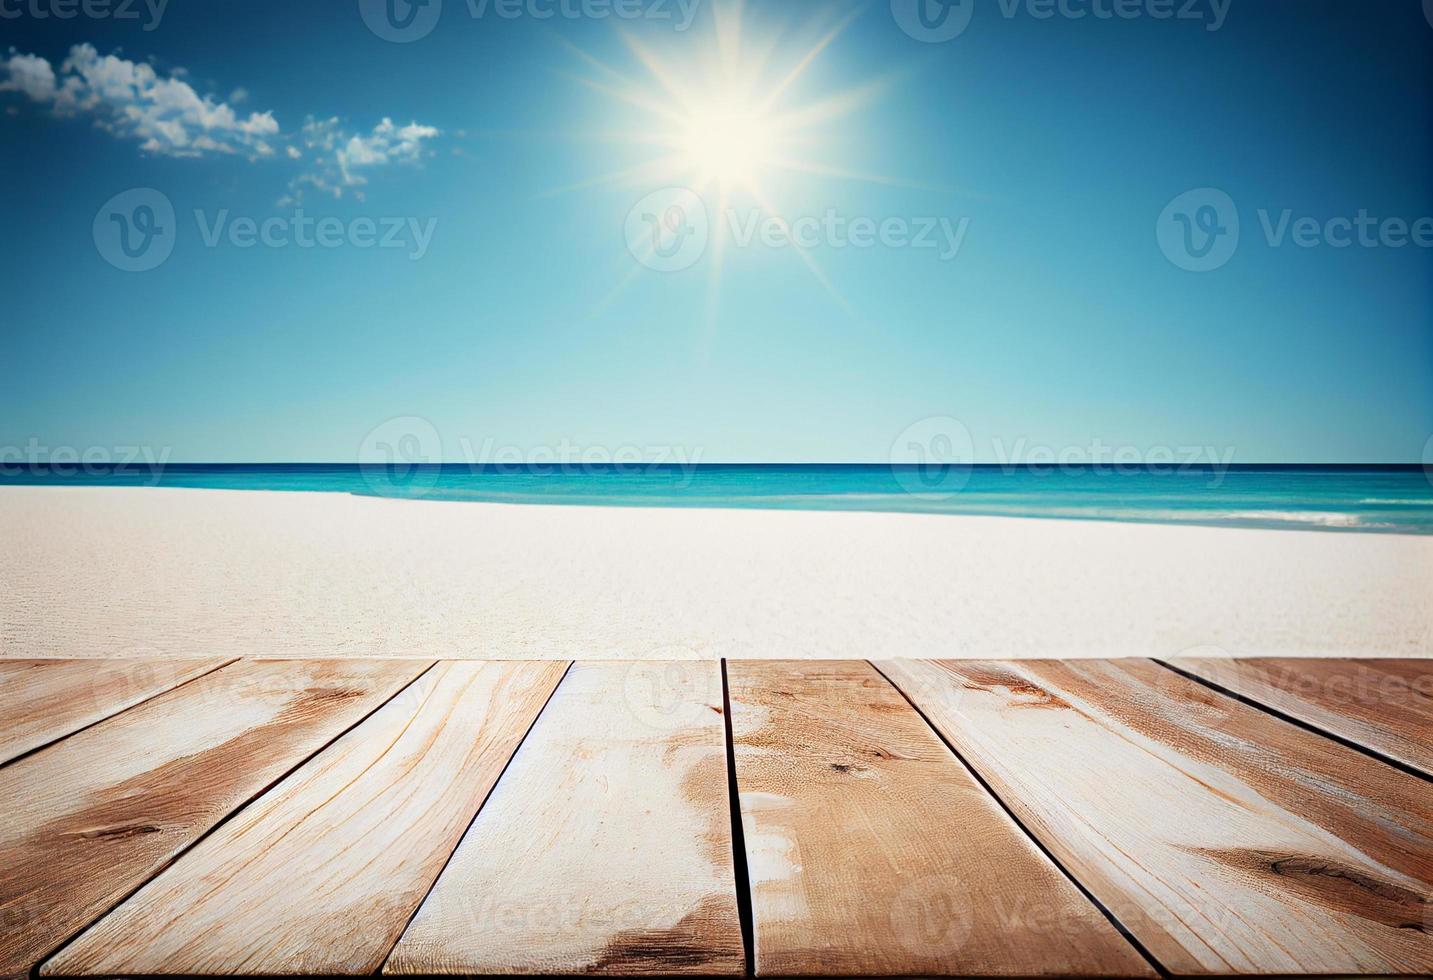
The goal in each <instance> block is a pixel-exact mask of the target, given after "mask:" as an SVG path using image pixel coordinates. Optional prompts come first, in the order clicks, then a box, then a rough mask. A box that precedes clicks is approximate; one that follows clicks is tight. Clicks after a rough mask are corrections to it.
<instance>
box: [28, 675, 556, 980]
mask: <svg viewBox="0 0 1433 980" xmlns="http://www.w3.org/2000/svg"><path fill="white" fill-rule="evenodd" d="M565 668H566V664H558V663H533V662H529V663H508V664H499V663H481V662H472V661H466V662H459V661H454V662H445V663H440V664H439V665H438V666H436V667H434V668H433V669H432V670H430V671H429V672H428V673H426V674H424V675H423V677H421V678H420V679H419V680H418V681H416V682H415V683H413V684H411V685H409V686H408V687H407V688H405V689H404V691H403V692H402V693H401V694H399V695H398V696H397V697H395V698H393V700H391V701H389V702H388V703H387V704H386V705H384V706H383V707H382V708H381V709H379V710H378V711H377V712H376V713H375V714H373V715H372V716H371V717H369V718H368V719H367V720H366V721H364V722H363V724H361V725H359V726H358V727H357V728H355V729H353V730H352V731H350V732H349V733H348V734H346V735H344V736H343V737H342V738H340V739H339V740H338V741H336V742H335V743H333V744H332V745H331V746H329V748H328V749H326V750H325V751H324V752H322V753H321V754H320V755H318V756H317V757H315V758H314V759H312V760H310V761H309V762H308V763H306V764H305V765H304V766H303V768H301V769H299V770H298V771H297V772H295V773H294V774H293V775H291V776H290V777H288V778H287V779H285V780H284V781H283V782H281V783H280V784H279V785H278V786H276V787H274V788H273V789H272V790H270V791H269V792H268V793H266V794H264V796H262V797H261V798H260V799H258V800H257V801H255V802H254V803H253V804H251V805H250V806H248V807H246V808H245V809H244V810H242V811H240V812H239V813H238V814H236V815H235V816H234V818H233V819H231V820H229V821H228V822H226V823H225V824H224V825H223V826H222V827H220V828H219V829H217V830H216V831H215V832H214V833H213V834H212V835H210V836H209V837H207V838H205V839H204V840H203V841H201V842H200V843H199V844H198V845H197V846H195V847H194V849H193V850H191V851H189V852H188V853H187V854H185V855H184V856H183V857H182V858H181V859H180V860H179V861H177V862H175V864H174V865H173V866H172V867H171V868H170V869H169V870H168V871H166V872H165V873H164V874H161V875H160V876H159V877H157V878H155V879H154V880H153V881H151V882H150V883H149V884H148V885H146V886H145V887H144V888H142V889H141V890H140V891H139V892H138V893H137V894H136V895H135V896H134V897H133V898H131V899H129V900H128V901H126V902H125V903H124V904H122V905H121V906H120V907H119V908H118V909H116V910H115V911H114V912H113V913H111V914H110V915H108V916H106V917H105V918H104V919H101V920H100V921H99V922H98V923H97V924H96V925H94V926H93V927H92V928H91V929H90V930H89V931H88V932H86V933H84V934H83V935H81V936H80V937H79V938H78V939H77V940H75V942H73V943H72V944H71V945H69V946H67V947H66V948H64V949H63V950H61V951H60V952H59V954H57V955H56V956H55V957H54V958H53V959H51V960H50V961H48V962H47V963H45V964H44V966H43V967H42V973H43V974H44V975H47V976H55V975H93V974H116V973H118V974H129V975H136V974H141V975H142V974H227V975H245V974H247V975H255V974H290V975H293V974H360V973H372V972H373V971H374V970H376V969H377V968H378V967H379V965H380V964H382V962H383V960H384V958H385V957H386V956H387V955H388V953H389V951H390V950H391V949H392V948H393V944H394V943H395V942H396V941H397V940H398V936H399V934H400V933H401V932H402V931H403V927H404V926H405V925H406V924H407V922H408V920H409V918H410V917H411V915H412V914H413V911H414V910H415V909H416V908H417V907H418V903H419V902H420V901H422V899H423V896H424V895H425V894H426V893H427V891H428V889H429V888H430V887H431V886H432V884H433V882H434V880H435V879H437V877H438V873H439V872H440V871H441V870H442V868H443V863H444V862H445V861H446V860H447V859H448V857H449V855H451V854H452V852H453V849H454V848H455V847H456V846H457V844H458V840H459V838H460V837H461V836H462V834H463V831H464V830H465V829H466V828H467V826H468V824H469V822H470V821H471V820H472V818H473V815H474V814H475V813H476V812H477V810H478V807H479V806H480V805H481V804H482V802H483V799H484V798H485V797H486V796H487V794H488V791H489V790H490V789H491V788H492V786H493V783H494V782H495V781H496V780H497V778H498V775H499V773H501V771H502V769H503V766H504V765H505V764H506V763H507V761H508V760H509V759H510V758H511V756H512V753H513V750H514V749H516V748H517V745H518V743H519V742H520V741H521V739H522V737H523V735H524V733H525V732H526V731H527V729H528V727H529V725H531V723H532V720H533V719H534V718H535V717H536V716H537V714H538V712H539V711H540V710H541V709H542V706H543V703H544V702H545V701H546V700H547V698H548V695H549V694H551V692H552V689H553V688H554V687H555V686H556V684H557V682H558V680H559V679H560V678H561V677H562V672H563V670H564V669H565Z"/></svg>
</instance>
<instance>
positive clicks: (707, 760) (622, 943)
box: [384, 661, 745, 976]
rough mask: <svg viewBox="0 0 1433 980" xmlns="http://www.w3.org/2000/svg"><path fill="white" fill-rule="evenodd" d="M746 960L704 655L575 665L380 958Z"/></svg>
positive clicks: (715, 966)
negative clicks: (689, 659)
mask: <svg viewBox="0 0 1433 980" xmlns="http://www.w3.org/2000/svg"><path fill="white" fill-rule="evenodd" d="M744 967H745V957H744V953H743V949H742V940H741V924H740V920H739V919H738V917H737V905H736V888H735V876H734V872H733V870H732V843H731V812H730V806H729V800H728V789H727V769H726V733H725V724H724V721H723V717H722V687H721V667H720V664H719V663H716V662H714V661H709V662H705V663H685V664H677V663H666V664H651V663H622V664H618V663H580V664H575V665H574V666H573V667H572V669H571V670H570V671H569V672H568V674H567V677H566V678H565V679H564V680H563V682H562V685H561V686H560V687H559V688H558V690H557V693H556V694H555V695H554V696H553V699H552V701H551V703H550V704H549V705H548V706H547V709H546V710H545V711H544V712H543V715H542V718H541V719H539V721H538V723H537V725H536V726H535V727H534V728H533V730H532V733H531V734H530V735H529V736H528V738H527V740H526V741H525V742H524V743H523V746H522V748H521V749H520V750H519V752H518V754H517V756H516V757H515V758H514V759H513V762H512V765H511V766H510V767H509V768H508V771H507V773H506V775H504V777H503V779H502V782H501V783H499V784H498V787H497V788H496V789H495V790H494V791H493V795H492V796H491V798H490V799H489V800H488V803H487V805H486V806H485V807H484V808H483V811H482V812H481V813H480V814H479V815H478V818H477V820H476V821H475V822H474V824H473V826H472V829H471V830H469V831H468V834H467V835H466V837H465V838H464V839H463V843H462V845H461V846H460V847H459V848H458V851H457V853H456V854H455V855H454V856H453V859H452V861H451V862H450V863H449V865H448V867H447V869H446V870H445V871H444V872H443V876H442V878H440V879H439V880H438V883H437V885H436V886H435V887H434V889H433V892H432V894H431V895H430V896H429V897H428V899H427V901H426V902H424V904H423V907H422V908H421V909H419V911H418V915H417V917H416V918H415V919H414V920H413V923H412V925H411V926H410V927H409V929H408V931H407V932H406V933H405V934H404V937H403V939H402V940H401V941H400V942H399V943H398V946H397V947H396V948H395V949H394V951H393V955H392V957H391V958H390V959H389V961H388V964H387V966H386V967H385V968H384V972H385V973H410V974H411V973H418V974H433V973H444V974H450V973H459V974H464V973H466V974H490V973H535V974H549V973H558V974H581V973H597V974H615V975H627V976H632V975H647V974H656V975H673V974H703V975H713V974H724V975H739V974H741V973H742V971H743V969H744Z"/></svg>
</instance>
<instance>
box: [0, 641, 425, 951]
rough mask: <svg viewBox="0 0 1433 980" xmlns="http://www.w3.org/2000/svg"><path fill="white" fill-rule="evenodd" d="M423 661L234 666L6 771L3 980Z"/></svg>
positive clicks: (0, 915)
mask: <svg viewBox="0 0 1433 980" xmlns="http://www.w3.org/2000/svg"><path fill="white" fill-rule="evenodd" d="M427 666H428V664H427V663H421V664H420V663H413V662H412V661H406V662H405V661H393V660H388V661H364V660H345V661H318V660H312V661H303V662H288V663H283V662H268V663H255V662H253V661H240V662H238V663H234V664H230V665H229V666H227V667H225V668H223V669H222V670H218V671H215V672H213V673H211V674H206V675H204V676H203V677H200V678H199V679H197V680H195V681H192V682H190V683H188V684H185V685H184V686H183V687H179V688H176V689H174V690H171V691H169V692H168V693H166V694H161V695H159V696H158V697H156V698H154V699H153V700H150V701H147V702H145V703H144V704H142V705H139V706H138V707H135V708H132V709H130V710H129V711H126V712H124V713H123V714H119V715H116V716H114V717H112V718H109V719H106V720H105V721H102V722H100V723H99V724H98V725H95V726H94V727H92V728H87V729H85V730H84V731H82V732H79V733H77V734H75V735H72V736H70V737H69V738H67V739H65V740H64V741H62V742H57V743H56V744H54V745H51V746H49V747H48V748H45V749H41V750H40V751H39V752H36V753H35V754H34V755H30V756H27V757H26V758H24V759H20V760H19V761H17V762H14V763H12V764H11V765H9V766H7V767H6V768H4V769H0V800H4V801H5V802H4V815H3V818H0V869H3V873H0V925H3V928H0V976H6V975H10V974H14V973H16V972H19V971H24V970H28V969H29V968H30V967H31V966H32V965H33V964H34V963H35V962H36V961H37V960H39V959H40V958H41V957H43V956H45V955H46V954H48V953H49V952H50V951H52V950H53V949H55V947H57V946H58V945H59V944H60V943H62V942H63V941H65V940H66V939H68V938H69V937H70V936H73V935H74V934H75V933H76V932H78V931H79V930H80V929H82V928H84V927H85V926H86V925H88V924H89V923H90V922H92V921H93V920H94V919H95V918H97V917H98V916H100V915H102V914H103V913H105V912H106V911H108V910H109V909H110V908H111V907H113V906H114V904H115V903H116V902H118V901H119V900H120V899H122V898H123V897H124V896H125V895H127V894H129V893H130V892H131V891H133V890H134V889H135V888H136V887H138V886H139V885H141V884H142V883H143V882H144V881H146V880H147V879H148V878H150V877H151V876H152V875H153V874H155V873H156V872H157V871H159V870H160V869H161V868H163V867H164V865H165V864H166V863H167V862H169V861H170V860H172V859H173V857H174V856H175V855H176V854H178V853H179V852H180V851H182V850H183V849H184V848H186V847H188V846H189V845H190V844H192V843H193V842H194V841H195V840H196V839H197V838H198V837H199V836H200V835H201V834H203V833H204V832H206V831H207V830H209V829H210V828H211V827H213V826H214V825H215V824H216V823H218V822H219V821H220V820H221V819H223V818H224V817H225V816H227V815H228V814H229V813H231V812H232V811H233V810H234V809H235V808H236V807H238V806H240V805H242V804H243V803H244V802H245V801H246V800H249V799H252V798H253V797H254V796H255V795H256V794H258V793H260V792H262V791H263V790H264V788H265V787H266V786H268V785H269V784H271V783H272V782H273V781H274V780H275V779H278V778H279V777H280V776H282V775H283V774H284V773H285V772H287V771H288V770H289V769H291V768H293V767H294V766H295V765H297V764H298V763H300V762H301V761H303V759H305V758H306V757H307V756H309V755H311V754H312V753H314V752H316V751H318V750H319V749H320V748H322V747H323V746H324V745H325V744H326V743H327V742H329V741H331V740H332V739H334V738H335V737H337V736H338V735H339V734H340V733H342V732H343V730H344V729H346V728H348V727H349V726H351V725H353V724H355V723H356V722H358V721H359V720H360V719H361V718H362V717H363V716H364V715H365V714H366V713H367V712H369V711H372V710H373V709H374V708H377V707H378V706H379V705H381V704H382V703H383V702H384V700H386V699H387V698H389V697H390V696H391V695H392V694H393V693H394V692H396V691H397V690H398V689H399V688H401V687H402V686H403V685H404V684H406V683H407V682H409V681H411V680H412V679H413V678H414V677H415V676H417V675H418V673H419V672H420V671H422V670H423V669H425V668H426V667H427Z"/></svg>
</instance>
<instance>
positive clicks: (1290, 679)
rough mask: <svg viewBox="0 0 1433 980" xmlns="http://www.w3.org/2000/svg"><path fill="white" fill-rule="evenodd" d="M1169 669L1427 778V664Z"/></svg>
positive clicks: (1432, 700)
mask: <svg viewBox="0 0 1433 980" xmlns="http://www.w3.org/2000/svg"><path fill="white" fill-rule="evenodd" d="M1170 663H1171V664H1173V665H1174V666H1176V667H1178V668H1179V669H1180V670H1185V671H1188V672H1189V673H1191V674H1195V675H1197V676H1199V677H1203V678H1204V679H1205V680H1208V681H1211V682H1213V683H1215V684H1218V685H1219V686H1220V687H1223V688H1226V689H1228V690H1230V691H1233V692H1235V693H1236V694H1240V695H1242V696H1244V697H1246V698H1248V699H1250V700H1251V701H1257V702H1259V703H1260V704H1265V705H1268V706H1269V707H1271V708H1274V709H1276V710H1278V711H1282V712H1283V713H1284V714H1286V715H1288V716H1289V717H1291V718H1297V719H1299V720H1300V721H1302V722H1305V723H1307V724H1309V725H1312V726H1314V727H1315V728H1319V729H1322V730H1323V731H1326V732H1332V733H1333V734H1335V735H1338V736H1339V737H1340V738H1345V739H1348V740H1349V741H1350V742H1355V743H1357V744H1358V745H1362V746H1364V747H1365V748H1369V749H1373V750H1374V751H1375V752H1380V753H1382V754H1383V755H1385V756H1387V757H1389V758H1390V759H1397V760H1398V761H1399V762H1402V763H1404V764H1405V765H1409V766H1412V767H1413V768H1414V769H1417V770H1419V771H1420V772H1422V773H1424V774H1425V775H1430V776H1433V660H1306V659H1298V658H1277V657H1271V658H1259V659H1253V660H1226V659H1218V660H1216V659H1212V658H1206V657H1198V658H1196V657H1187V658H1180V659H1175V660H1171V661H1170Z"/></svg>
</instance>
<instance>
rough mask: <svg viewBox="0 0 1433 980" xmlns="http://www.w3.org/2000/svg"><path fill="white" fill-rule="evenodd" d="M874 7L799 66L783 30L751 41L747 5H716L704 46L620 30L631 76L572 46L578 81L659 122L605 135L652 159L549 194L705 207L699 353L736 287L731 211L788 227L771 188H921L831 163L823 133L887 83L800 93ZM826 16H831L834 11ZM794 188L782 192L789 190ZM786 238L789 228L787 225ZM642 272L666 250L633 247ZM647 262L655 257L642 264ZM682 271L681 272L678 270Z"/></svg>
mask: <svg viewBox="0 0 1433 980" xmlns="http://www.w3.org/2000/svg"><path fill="white" fill-rule="evenodd" d="M866 6H867V5H864V4H855V5H853V6H852V7H849V8H847V9H845V10H844V11H843V12H842V13H841V14H839V15H838V16H835V17H834V18H832V17H829V16H828V17H825V18H822V19H821V21H820V22H819V26H818V25H817V24H812V25H810V26H811V29H809V30H807V29H803V30H802V31H801V32H800V34H801V36H802V41H801V42H800V45H799V46H796V45H795V44H794V43H793V44H792V45H790V46H791V47H793V48H794V50H793V51H791V52H790V55H791V56H790V57H787V56H786V52H784V51H782V48H784V47H786V46H787V45H786V43H785V42H781V40H780V39H781V37H783V36H785V32H784V31H760V30H753V29H752V28H751V26H750V25H749V24H748V23H747V20H748V14H749V11H748V10H747V9H746V7H745V5H744V0H731V2H727V3H721V2H717V3H714V4H712V5H711V14H710V15H709V17H710V20H709V22H708V29H707V32H706V34H705V36H703V35H701V34H695V35H694V40H693V42H692V43H691V45H690V46H688V47H678V48H676V50H675V51H674V50H673V49H671V48H667V47H663V48H661V49H660V50H654V49H653V48H652V47H651V46H650V45H649V44H648V43H646V42H645V41H644V40H643V39H642V38H641V37H638V36H636V35H635V34H633V33H632V32H631V31H626V30H624V31H621V32H620V38H621V41H622V44H623V45H624V46H625V47H626V49H627V51H628V52H629V53H630V55H631V59H632V60H631V63H630V64H629V65H628V66H626V67H627V68H630V70H631V73H632V75H635V76H637V77H640V78H641V79H642V81H640V82H638V81H634V79H633V77H631V76H629V74H628V72H627V71H624V70H618V69H617V68H614V67H612V66H611V65H608V64H606V63H605V62H603V61H602V60H600V59H598V58H596V57H593V56H592V55H590V54H588V53H586V52H584V51H582V50H581V49H578V48H576V47H575V46H574V45H571V44H569V45H568V46H569V47H570V48H571V49H572V50H573V51H574V52H575V53H576V54H577V56H578V57H579V58H580V59H581V60H582V62H583V63H584V64H586V65H587V66H588V67H589V68H590V69H591V75H592V76H593V77H586V76H582V77H577V78H576V81H578V82H580V83H581V84H582V85H584V86H586V87H587V88H588V89H590V90H592V91H594V92H597V93H599V94H601V95H603V96H605V97H607V98H610V99H612V100H613V101H614V102H617V103H619V104H621V105H622V106H625V107H627V108H626V111H627V112H629V113H639V114H641V115H642V116H644V117H646V118H647V119H649V120H651V124H650V125H637V126H632V127H629V128H626V129H617V130H609V131H603V132H599V133H597V134H594V135H593V136H592V137H591V138H592V139H594V140H595V141H601V142H613V141H616V142H626V144H627V145H629V146H632V147H645V148H648V149H649V150H650V156H649V158H648V159H647V160H645V161H643V162H641V163H637V164H634V165H632V166H628V167H623V168H619V169H616V170H613V171H611V172H608V173H605V174H601V175H599V176H595V177H592V178H589V179H587V180H583V181H580V182H578V183H575V184H572V185H569V186H567V187H564V188H559V189H558V190H555V191H552V192H550V193H554V194H555V193H563V192H566V191H572V190H580V189H585V188H590V187H612V186H623V185H627V184H631V185H633V186H638V185H642V184H646V185H647V186H648V188H649V190H650V191H655V190H658V189H661V188H664V187H666V188H675V189H685V190H687V191H690V192H691V193H694V194H696V195H698V196H699V197H702V199H703V200H704V201H705V203H706V205H707V207H708V208H709V209H710V208H712V206H713V205H714V206H715V212H714V214H713V213H712V212H711V211H710V210H709V215H710V219H709V226H708V234H709V236H710V238H709V240H708V246H707V248H706V249H705V250H704V251H703V252H701V253H699V255H698V256H697V257H696V258H695V259H694V261H701V262H704V263H705V265H706V282H705V293H706V297H705V303H704V310H703V314H704V315H703V316H702V317H701V319H700V322H701V337H702V347H703V350H705V349H706V348H707V347H708V346H709V343H710V342H711V341H713V340H714V338H715V334H716V329H717V323H718V321H719V314H720V310H721V307H722V294H723V288H724V282H725V280H726V279H727V278H728V277H729V276H730V274H731V269H732V267H731V266H730V262H729V258H730V257H729V256H728V254H727V253H728V251H729V249H730V248H732V247H734V245H735V240H734V239H733V238H732V234H733V233H732V231H731V228H730V227H729V224H730V221H729V218H730V214H731V208H732V207H733V202H738V201H739V202H746V203H749V204H754V205H755V206H756V208H757V209H758V213H763V214H764V215H765V216H766V217H768V218H771V219H773V220H775V221H778V222H781V223H782V224H787V222H786V219H785V218H784V217H783V215H782V213H781V211H780V210H779V209H778V208H777V207H776V205H775V203H774V202H773V200H772V198H771V195H770V194H769V193H768V185H769V183H770V181H771V178H773V177H775V176H776V175H792V174H796V175H806V176H807V177H808V178H810V179H822V180H844V181H861V182H866V183H872V184H884V185H888V186H917V185H913V184H909V183H907V182H904V181H901V180H900V179H899V178H897V177H893V176H887V175H883V174H877V173H865V172H861V171H860V170H858V169H856V168H850V167H846V166H843V165H841V164H839V163H836V162H832V161H830V160H829V159H826V158H825V157H823V155H822V146H821V144H822V143H823V142H824V138H825V136H826V135H827V132H826V131H824V129H823V128H824V127H827V126H829V125H830V124H832V123H834V122H836V121H837V120H841V119H844V118H846V117H848V116H850V115H851V114H853V113H856V112H858V111H860V110H862V109H865V108H867V107H868V106H870V105H871V104H872V103H873V102H874V101H875V100H876V99H877V98H879V97H880V96H881V95H883V94H884V93H885V92H886V91H887V89H888V88H889V86H890V78H876V79H873V80H870V81H867V82H865V83H864V84H861V85H858V86H855V87H853V88H849V89H846V90H843V91H838V92H834V93H830V94H824V95H821V96H817V97H810V96H805V97H803V96H802V95H801V94H800V93H801V92H802V90H803V88H805V87H808V86H807V81H808V79H810V78H812V77H814V73H813V71H812V69H813V66H815V65H816V64H817V63H818V62H820V61H821V60H822V59H823V58H826V57H830V56H831V52H832V50H833V49H834V46H835V44H836V42H837V40H838V39H839V38H840V37H841V36H842V35H843V34H844V33H845V32H846V31H847V30H848V29H849V28H850V25H851V24H852V23H853V22H854V20H855V18H856V17H857V16H858V15H859V14H860V13H861V12H862V11H863V10H865V9H866ZM828 9H829V8H828ZM791 189H792V186H791V185H790V184H789V180H787V181H783V182H782V184H781V190H782V191H783V192H786V191H789V190H791ZM787 227H788V228H789V225H787ZM789 244H790V247H791V248H792V250H793V251H794V252H795V253H796V255H797V257H798V259H799V260H800V262H801V263H802V264H803V265H804V266H805V267H806V269H807V270H808V271H809V272H810V274H811V276H812V278H813V279H814V280H815V281H816V283H817V285H819V286H820V287H821V289H822V290H823V291H825V292H826V293H827V294H828V295H829V296H830V297H831V299H832V300H833V301H834V302H835V303H836V304H837V305H838V306H839V307H840V308H841V309H842V310H844V311H845V312H846V313H847V314H848V315H850V316H853V317H854V316H855V315H856V313H855V310H854V309H853V307H852V305H851V303H850V302H849V301H848V300H847V299H846V297H845V296H844V295H843V294H842V293H841V291H840V290H839V289H837V288H836V285H835V283H834V282H833V281H832V280H831V278H830V276H828V275H827V273H826V271H825V270H824V269H823V268H822V265H821V263H820V262H819V261H818V260H817V256H816V255H814V254H812V248H811V243H810V242H805V243H802V242H797V241H794V240H791V241H790V242H789ZM630 247H631V249H632V252H633V255H634V256H635V257H636V258H637V259H638V268H640V267H642V266H643V265H644V264H645V262H646V261H647V260H648V259H650V258H652V255H653V254H654V250H655V248H656V247H657V243H656V241H655V240H654V241H653V242H646V241H643V242H640V243H635V244H632V245H631V246H630ZM643 252H646V253H647V254H646V255H644V254H643ZM673 271H675V270H673ZM635 281H636V280H635V276H633V275H628V276H625V277H623V278H622V280H621V281H620V282H618V283H617V284H616V286H615V287H614V289H613V290H612V292H611V293H609V295H608V296H607V297H605V298H604V299H603V301H602V303H601V304H599V309H604V308H606V307H607V306H609V305H610V304H611V303H612V302H613V301H614V300H615V299H616V298H617V297H618V296H619V295H621V293H622V292H624V291H625V290H627V289H628V288H630V286H631V285H632V283H633V282H635Z"/></svg>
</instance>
